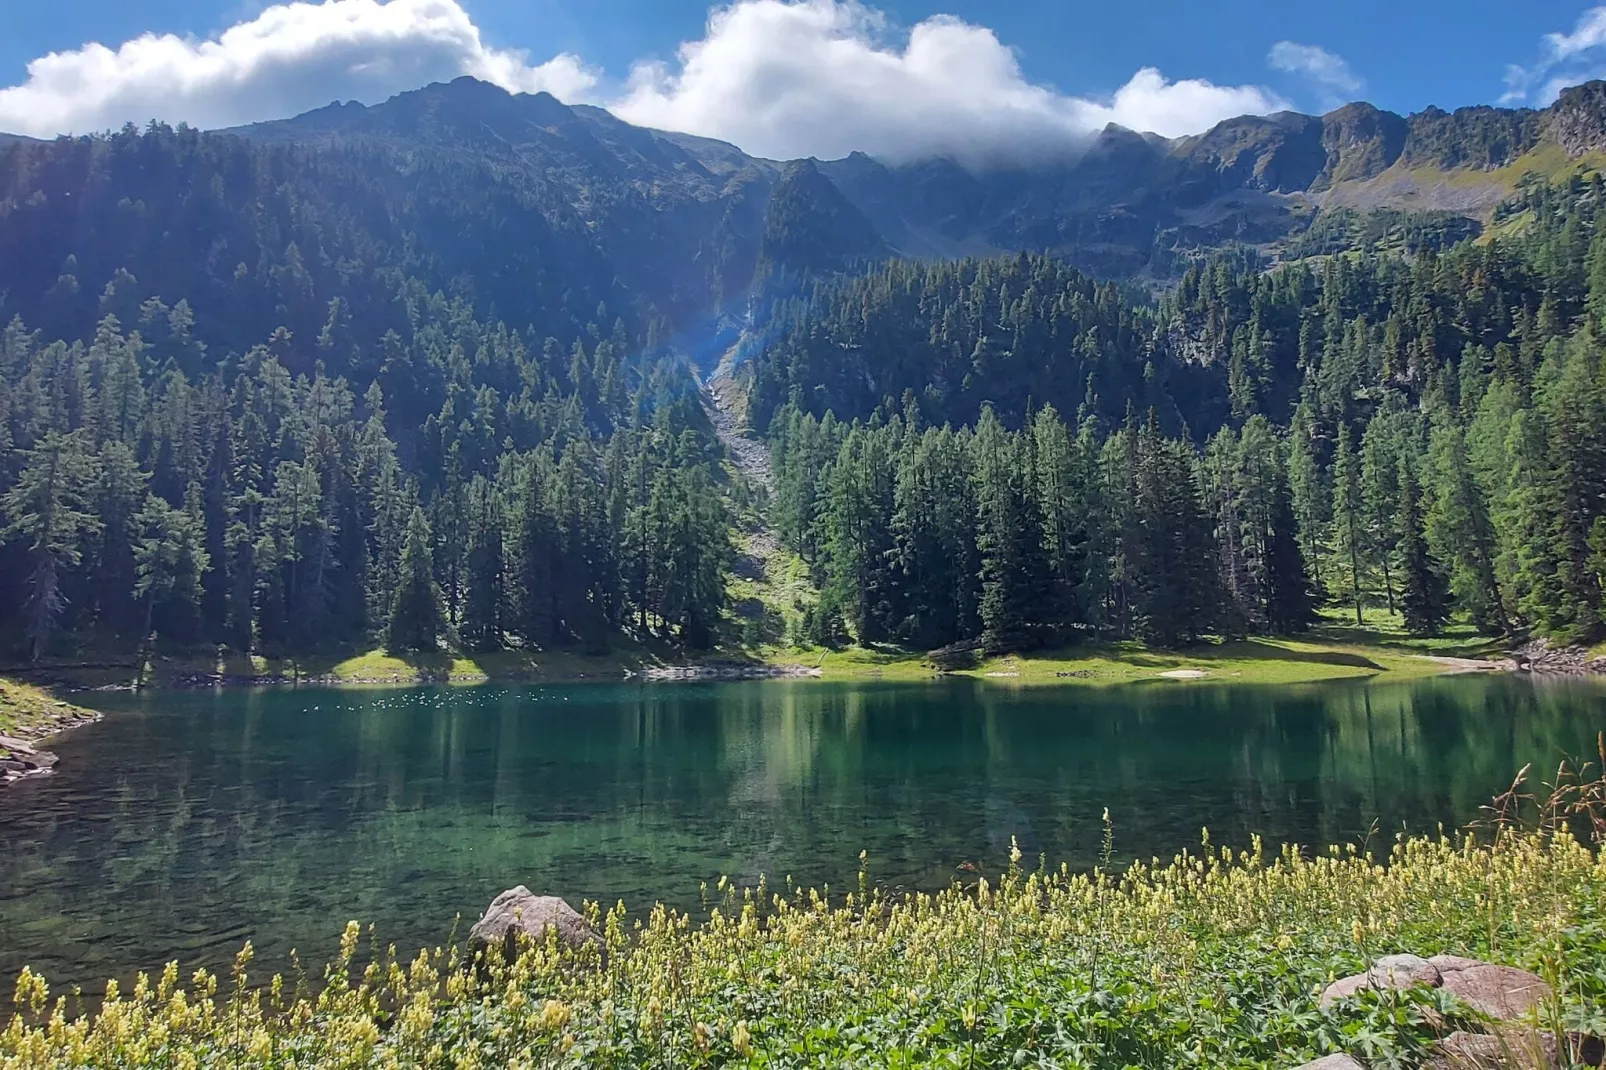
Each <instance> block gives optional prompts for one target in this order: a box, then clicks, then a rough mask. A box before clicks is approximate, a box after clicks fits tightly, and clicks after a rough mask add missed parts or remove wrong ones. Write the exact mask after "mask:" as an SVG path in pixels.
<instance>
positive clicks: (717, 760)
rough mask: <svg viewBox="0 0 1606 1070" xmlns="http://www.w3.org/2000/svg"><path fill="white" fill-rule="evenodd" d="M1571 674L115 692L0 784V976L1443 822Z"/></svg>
mask: <svg viewBox="0 0 1606 1070" xmlns="http://www.w3.org/2000/svg"><path fill="white" fill-rule="evenodd" d="M1603 696H1606V691H1603V690H1602V689H1601V688H1600V687H1599V686H1598V685H1595V684H1590V683H1583V682H1571V681H1560V682H1555V683H1551V684H1547V685H1535V684H1534V683H1532V682H1530V681H1527V680H1520V679H1514V678H1505V677H1501V678H1488V677H1477V678H1472V677H1463V678H1445V679H1437V680H1428V681H1423V682H1420V683H1416V684H1410V685H1379V686H1369V685H1364V684H1337V685H1324V686H1317V687H1300V688H1223V687H1197V686H1194V687H1188V686H1171V685H1164V686H1135V687H1126V688H1121V689H1116V690H1086V689H1080V688H1077V689H1052V690H1014V689H1009V688H1003V687H998V686H993V685H983V684H977V683H976V682H973V681H965V680H961V681H943V682H936V683H932V684H929V685H911V684H872V685H835V684H822V683H818V682H810V681H800V682H763V683H739V684H717V685H707V684H703V685H697V684H690V685H639V686H636V685H630V686H627V685H617V686H615V685H601V684H592V685H584V686H573V687H543V688H534V687H525V688H489V687H487V688H476V689H468V690H462V689H459V690H450V689H438V690H412V691H376V692H333V691H299V692H291V691H263V692H229V693H222V694H215V695H214V694H196V695H179V696H170V695H164V696H156V697H151V698H146V699H139V700H129V701H127V702H125V703H124V704H123V705H122V707H121V708H120V709H117V710H114V711H113V712H114V716H112V717H110V718H109V719H108V720H107V721H105V722H104V723H103V724H101V725H99V726H96V727H95V728H93V729H91V730H89V731H86V732H84V733H81V734H80V735H78V736H75V737H71V738H70V739H69V740H67V741H65V742H64V743H63V745H62V746H61V747H60V750H61V752H62V755H63V758H64V771H63V773H62V774H61V775H59V776H57V777H55V778H51V779H47V780H42V781H35V782H27V783H24V784H22V785H18V786H16V787H13V788H12V789H10V790H9V791H8V792H7V793H6V794H5V795H4V796H0V858H3V859H5V860H6V865H5V866H4V867H0V973H8V974H9V973H13V972H15V971H16V970H17V969H19V968H20V967H21V965H22V964H23V963H25V962H28V963H33V964H34V965H36V966H41V967H43V968H44V969H45V971H46V972H47V975H48V976H51V977H52V978H53V979H57V980H64V981H84V982H90V981H93V980H95V979H97V978H99V977H101V976H103V975H105V974H108V973H113V972H122V971H124V970H126V969H127V968H128V967H131V966H147V967H149V966H158V965H159V964H160V963H161V962H163V961H165V960H166V959H167V958H170V957H174V956H179V957H182V958H183V959H184V960H185V962H186V963H193V962H205V963H208V964H214V965H215V964H222V963H224V962H226V961H227V960H228V959H229V958H230V957H231V956H232V954H233V952H234V950H236V949H237V947H238V946H239V944H240V943H241V942H242V941H243V940H245V939H246V938H248V937H249V938H252V939H254V940H255V941H256V944H257V946H258V949H259V952H260V953H261V957H262V959H263V960H264V961H265V962H267V963H269V964H273V965H278V964H280V963H282V962H283V961H285V959H286V957H287V955H288V951H289V949H290V948H291V947H300V948H301V949H303V951H304V952H305V953H306V954H307V955H308V957H311V958H315V959H321V958H322V957H324V956H325V955H326V954H327V952H328V950H329V949H330V947H331V945H332V942H333V940H334V939H335V937H336V936H337V934H338V931H339V928H340V926H341V925H342V923H343V922H344V921H345V919H347V918H348V917H356V918H361V919H363V920H365V921H373V922H375V923H377V924H378V926H379V930H380V932H381V934H382V935H383V936H384V938H386V939H393V940H395V941H396V942H397V943H399V944H400V945H402V946H403V947H404V948H405V947H408V946H412V945H417V944H419V943H421V942H433V941H438V940H441V939H444V938H447V937H448V936H449V935H450V933H451V930H452V925H453V917H454V915H456V914H458V913H462V914H463V915H466V916H468V917H470V918H472V917H473V916H474V915H475V914H476V913H477V912H478V910H479V909H480V908H481V907H482V906H483V905H484V903H485V902H486V901H488V900H489V899H490V897H491V896H492V895H494V894H495V893H496V892H497V891H499V890H500V889H502V888H504V887H506V886H508V885H510V884H514V883H525V884H528V885H530V886H531V887H534V888H539V889H541V890H543V891H551V892H554V893H557V894H561V895H564V896H566V897H569V898H570V899H571V900H578V899H581V898H596V899H600V900H602V901H603V902H605V903H612V902H614V901H615V900H617V899H621V898H622V899H624V900H625V901H626V902H627V903H629V904H632V905H637V906H640V905H645V904H648V903H650V902H652V901H653V900H656V899H667V900H669V901H671V902H674V903H677V904H679V905H682V906H687V907H690V906H694V905H695V904H696V902H697V888H698V884H699V882H701V881H703V880H711V879H712V878H714V877H715V876H717V875H719V874H721V873H726V874H731V875H733V876H735V877H737V878H738V879H740V880H743V881H747V882H756V881H757V879H758V878H759V875H760V874H767V875H768V876H769V877H770V879H771V880H772V882H776V881H779V880H780V879H782V878H785V877H787V876H790V877H792V878H794V879H796V880H798V881H800V882H803V883H810V884H823V883H826V882H829V883H832V884H833V885H835V886H838V887H842V886H844V885H846V884H848V883H850V882H851V881H852V880H853V875H854V872H855V870H856V868H857V857H858V853H859V851H860V849H867V850H868V851H869V852H870V855H871V860H872V871H873V873H874V875H875V876H876V877H877V878H878V879H880V880H883V881H885V882H887V883H889V884H892V885H897V886H903V887H935V886H940V885H941V884H943V883H946V882H947V881H948V880H949V879H950V878H951V876H952V874H953V872H954V866H955V865H956V864H957V863H959V862H961V861H964V860H976V861H980V862H983V863H985V864H987V865H989V866H994V867H996V866H997V865H999V864H1001V863H1002V861H1003V859H1004V857H1005V854H1006V852H1007V850H1008V845H1009V841H1010V838H1011V837H1012V836H1013V837H1016V838H1017V839H1018V840H1019V842H1020V844H1021V846H1022V849H1023V850H1024V851H1026V852H1027V853H1028V855H1029V856H1036V855H1038V854H1039V853H1041V854H1042V855H1044V856H1045V857H1046V858H1048V859H1049V860H1050V861H1051V862H1054V863H1057V862H1059V861H1068V862H1070V863H1071V864H1072V865H1077V866H1082V865H1089V864H1091V862H1092V861H1093V859H1094V858H1095V856H1096V853H1097V851H1098V844H1099V837H1100V834H1101V826H1100V822H1099V815H1100V812H1101V811H1102V809H1103V808H1104V807H1105V806H1108V807H1109V808H1110V810H1111V813H1112V816H1113V817H1114V820H1115V824H1116V851H1117V854H1118V855H1121V856H1124V857H1145V858H1147V857H1150V856H1159V857H1162V858H1164V857H1169V856H1170V855H1171V854H1172V853H1174V852H1175V851H1177V850H1179V849H1180V848H1182V847H1184V846H1188V845H1191V844H1194V843H1197V842H1198V837H1199V832H1200V828H1201V827H1202V826H1205V825H1208V826H1209V827H1210V828H1211V830H1212V839H1213V840H1214V841H1215V842H1217V843H1233V844H1238V845H1244V844H1247V842H1248V840H1249V837H1250V835H1251V834H1252V833H1256V832H1258V833H1261V834H1263V835H1264V836H1265V837H1266V839H1267V840H1269V841H1271V842H1273V843H1276V842H1280V841H1297V842H1300V843H1304V844H1318V845H1321V844H1327V843H1335V842H1342V841H1347V840H1357V839H1361V838H1363V837H1366V836H1367V835H1368V832H1369V830H1371V829H1373V828H1374V827H1375V828H1376V829H1377V830H1378V832H1379V833H1380V834H1381V835H1382V836H1383V837H1385V838H1386V837H1388V836H1390V835H1391V834H1392V832H1393V831H1395V830H1398V829H1410V830H1431V829H1432V828H1434V827H1435V826H1436V825H1438V824H1440V823H1444V824H1447V825H1457V824H1461V823H1464V822H1466V821H1467V820H1469V819H1471V818H1472V817H1474V816H1475V815H1476V814H1477V808H1478V806H1479V804H1481V803H1482V802H1484V801H1486V800H1487V799H1488V798H1489V796H1490V795H1491V794H1492V793H1493V792H1494V791H1496V790H1498V788H1500V787H1501V786H1503V785H1504V784H1505V783H1506V782H1508V781H1509V780H1510V777H1511V776H1512V774H1513V773H1514V772H1515V770H1516V769H1517V768H1519V767H1520V766H1521V765H1522V764H1524V763H1525V762H1528V761H1534V762H1536V763H1538V765H1539V766H1540V767H1549V768H1553V767H1554V763H1555V761H1556V760H1557V759H1558V758H1559V757H1560V756H1561V755H1562V754H1564V753H1574V754H1577V753H1585V752H1589V751H1592V749H1593V748H1592V741H1593V737H1594V733H1595V732H1596V731H1599V730H1600V729H1602V728H1606V713H1603V709H1606V705H1603V703H1602V698H1603Z"/></svg>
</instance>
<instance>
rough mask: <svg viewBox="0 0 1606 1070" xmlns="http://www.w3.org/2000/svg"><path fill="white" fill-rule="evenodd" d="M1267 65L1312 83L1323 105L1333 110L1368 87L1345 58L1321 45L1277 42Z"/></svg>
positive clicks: (1269, 55) (1267, 58)
mask: <svg viewBox="0 0 1606 1070" xmlns="http://www.w3.org/2000/svg"><path fill="white" fill-rule="evenodd" d="M1266 65H1267V66H1269V67H1270V68H1271V69H1272V70H1275V71H1285V72H1287V73H1289V74H1297V75H1299V76H1301V77H1303V78H1305V79H1306V80H1307V81H1309V82H1311V83H1312V84H1313V85H1314V86H1315V87H1316V89H1317V91H1318V92H1319V93H1320V94H1321V96H1322V104H1323V106H1325V107H1332V106H1334V105H1336V104H1340V103H1343V102H1344V101H1345V100H1346V99H1347V98H1349V97H1352V96H1353V95H1354V94H1356V93H1359V92H1360V91H1361V90H1362V89H1364V88H1366V83H1365V82H1364V81H1362V79H1361V78H1360V77H1359V76H1358V75H1356V73H1355V72H1354V71H1352V70H1351V69H1350V65H1349V63H1348V62H1347V61H1346V60H1345V59H1344V57H1343V56H1340V55H1336V54H1334V53H1332V52H1329V51H1327V49H1325V48H1322V47H1321V46H1320V45H1302V44H1299V43H1298V42H1297V41H1278V42H1277V43H1276V44H1274V45H1272V46H1271V51H1270V52H1268V53H1267V54H1266Z"/></svg>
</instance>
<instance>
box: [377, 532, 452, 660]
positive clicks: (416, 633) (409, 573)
mask: <svg viewBox="0 0 1606 1070" xmlns="http://www.w3.org/2000/svg"><path fill="white" fill-rule="evenodd" d="M431 558H432V553H431V549H430V531H429V520H428V518H426V517H425V516H424V510H423V509H422V508H420V507H418V506H416V505H415V506H413V514H412V516H410V517H409V518H408V520H407V534H406V537H405V540H404V541H403V543H402V552H401V564H400V568H399V572H400V578H399V581H398V584H397V587H396V601H395V602H394V603H393V604H392V606H391V610H390V628H389V631H388V633H387V637H386V646H387V647H388V648H389V649H390V650H392V651H394V652H398V653H400V652H404V651H409V650H423V651H433V650H437V649H439V645H440V637H441V633H442V632H444V631H445V628H446V620H445V614H444V613H443V611H442V609H441V592H440V588H439V587H438V586H437V585H436V583H435V571H434V566H433V564H432V561H431Z"/></svg>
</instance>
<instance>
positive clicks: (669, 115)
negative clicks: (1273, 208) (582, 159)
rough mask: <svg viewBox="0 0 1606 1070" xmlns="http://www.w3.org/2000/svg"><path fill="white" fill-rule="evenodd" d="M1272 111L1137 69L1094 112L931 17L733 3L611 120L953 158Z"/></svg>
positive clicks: (820, 2)
mask: <svg viewBox="0 0 1606 1070" xmlns="http://www.w3.org/2000/svg"><path fill="white" fill-rule="evenodd" d="M1280 105H1281V102H1280V101H1278V100H1277V99H1276V98H1275V97H1273V96H1272V94H1270V93H1269V92H1267V91H1266V90H1263V89H1260V88H1258V87H1254V86H1242V87H1233V86H1218V85H1213V84H1211V83H1209V82H1205V81H1198V80H1187V81H1180V82H1172V81H1168V80H1167V79H1166V78H1165V77H1164V76H1162V75H1161V74H1160V72H1159V71H1156V70H1154V69H1152V68H1145V69H1143V70H1140V71H1138V72H1137V73H1136V74H1135V75H1133V76H1132V78H1131V80H1130V81H1128V82H1127V83H1126V84H1125V85H1123V86H1122V87H1121V88H1120V89H1118V90H1116V92H1115V93H1114V94H1113V95H1112V96H1111V97H1109V98H1108V99H1105V100H1090V99H1086V98H1080V97H1072V96H1066V95H1064V94H1061V93H1059V92H1057V91H1056V90H1054V89H1053V88H1051V87H1047V86H1042V85H1036V84H1033V83H1032V82H1029V81H1028V80H1027V79H1026V77H1025V75H1024V74H1023V73H1022V71H1021V69H1020V64H1019V63H1018V61H1017V59H1016V56H1015V53H1014V52H1013V51H1012V50H1011V49H1009V48H1007V47H1006V46H1005V45H1003V44H1002V43H1001V42H1000V41H999V40H998V38H997V36H996V35H995V34H994V33H993V32H992V31H991V30H990V29H987V28H986V27H983V26H976V25H973V24H971V23H967V22H964V21H962V20H960V19H957V18H953V17H951V16H944V15H938V16H934V17H932V18H929V19H926V20H925V21H923V22H920V23H918V24H916V25H915V26H913V27H912V28H910V29H909V31H908V33H907V35H902V34H898V33H895V32H894V31H893V29H892V27H891V26H890V25H889V23H888V20H887V19H886V17H885V16H884V15H882V14H880V13H879V12H877V11H875V10H874V9H871V8H868V7H865V6H863V5H861V4H858V3H853V2H848V0H794V2H787V0H741V2H738V3H735V4H732V5H731V6H729V7H724V8H719V9H717V10H715V11H714V12H713V13H712V15H711V16H710V18H709V20H708V26H707V30H706V32H705V34H704V36H703V37H702V38H701V39H700V40H696V41H691V42H688V43H686V44H684V45H682V46H681V48H680V53H679V56H678V62H677V63H676V64H675V65H673V66H671V65H667V64H661V63H657V64H644V65H641V66H638V67H637V68H636V69H635V71H634V72H632V75H631V78H630V82H629V85H628V86H627V88H626V91H625V93H624V94H623V96H621V97H620V98H619V99H618V100H617V101H616V102H615V103H614V104H613V109H614V110H615V111H616V112H617V113H618V114H619V115H620V116H622V117H623V118H625V119H628V120H630V121H631V122H635V123H640V124H644V125H648V126H658V127H665V128H668V129H675V130H685V131H688V132H691V133H698V134H705V135H708V136H711V137H720V138H724V139H726V140H729V141H733V142H735V143H736V144H738V145H740V146H742V147H743V148H744V149H746V150H747V151H748V152H752V153H757V154H759V155H767V156H776V157H786V156H803V155H812V156H821V157H832V156H843V155H846V154H847V153H848V152H851V151H853V150H854V149H863V150H865V151H867V152H870V153H873V154H877V155H881V156H885V157H890V158H909V157H917V156H924V155H933V154H944V155H952V156H957V157H961V158H965V157H972V158H974V157H986V156H988V155H992V154H999V153H1007V154H1012V155H1013V154H1018V153H1019V152H1020V151H1021V150H1022V148H1023V147H1035V148H1037V149H1053V148H1056V147H1060V146H1063V145H1064V144H1066V143H1067V141H1069V140H1071V139H1073V138H1076V137H1078V136H1081V135H1085V134H1086V133H1088V132H1090V131H1093V130H1097V129H1099V128H1101V127H1103V126H1104V125H1105V124H1106V123H1111V122H1114V123H1119V124H1120V125H1122V126H1127V127H1131V128H1133V129H1136V130H1150V131H1154V132H1156V133H1159V134H1164V135H1167V136H1176V135H1180V134H1187V133H1194V132H1197V131H1199V130H1203V129H1205V128H1206V127H1209V126H1210V125H1212V124H1213V123H1215V122H1217V121H1219V120H1221V119H1224V118H1227V117H1229V116H1232V115H1239V114H1243V113H1245V112H1257V111H1270V110H1274V109H1275V108H1276V107H1278V106H1280Z"/></svg>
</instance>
